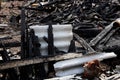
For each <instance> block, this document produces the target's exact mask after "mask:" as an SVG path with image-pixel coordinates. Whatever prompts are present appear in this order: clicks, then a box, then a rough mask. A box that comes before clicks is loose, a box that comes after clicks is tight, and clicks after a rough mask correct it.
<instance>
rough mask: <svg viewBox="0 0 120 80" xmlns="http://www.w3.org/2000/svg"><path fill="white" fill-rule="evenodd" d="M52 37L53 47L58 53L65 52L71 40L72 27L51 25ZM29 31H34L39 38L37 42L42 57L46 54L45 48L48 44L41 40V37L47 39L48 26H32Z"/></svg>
mask: <svg viewBox="0 0 120 80" xmlns="http://www.w3.org/2000/svg"><path fill="white" fill-rule="evenodd" d="M52 27H53V36H54V46H55V47H57V48H58V49H59V50H60V51H64V52H67V51H68V48H69V46H70V41H71V40H72V39H73V33H72V25H70V24H66V25H52ZM30 28H31V29H34V31H35V35H36V36H38V37H39V42H40V43H41V53H42V55H47V54H48V51H47V50H48V49H47V46H48V44H47V43H46V42H45V41H44V40H43V37H44V36H45V37H48V32H47V30H48V25H43V26H42V25H32V26H30Z"/></svg>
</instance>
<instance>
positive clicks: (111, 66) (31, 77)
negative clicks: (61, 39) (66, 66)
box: [0, 0, 120, 80]
mask: <svg viewBox="0 0 120 80" xmlns="http://www.w3.org/2000/svg"><path fill="white" fill-rule="evenodd" d="M119 9H120V1H119V0H49V1H43V0H29V1H9V2H2V3H1V8H0V66H1V68H0V80H44V79H46V80H83V79H86V80H91V79H92V80H119V79H120V68H119V67H120V54H119V52H120V33H119V32H120V22H119V18H120V10H119ZM56 24H59V25H68V24H71V25H72V33H73V40H72V41H71V42H70V43H71V45H70V46H69V50H68V51H67V52H65V51H61V50H59V48H57V47H56V46H55V44H54V42H55V41H54V35H55V33H54V32H53V31H54V28H53V26H52V25H56ZM34 25H49V26H48V27H49V28H48V32H47V33H48V34H47V35H48V36H47V37H46V36H44V37H43V40H44V41H45V42H46V43H47V44H48V49H47V50H46V51H47V52H48V55H45V56H43V55H42V51H41V45H42V43H41V42H42V41H41V42H39V38H38V37H37V36H36V33H35V30H34V29H31V28H30V26H34ZM111 25H112V26H111ZM61 27H62V26H61ZM58 29H59V28H58ZM64 35H65V34H64ZM79 43H80V44H79ZM104 52H105V53H110V52H114V53H115V55H116V57H115V56H114V57H111V58H110V59H107V58H106V59H104V60H102V61H100V60H99V58H98V60H96V59H95V60H92V61H88V62H84V63H83V64H81V65H80V67H82V68H84V69H83V70H84V71H83V73H78V74H73V75H70V76H62V77H58V76H56V73H57V69H55V67H54V66H53V65H54V64H55V63H57V62H59V61H64V60H67V59H68V60H69V59H70V60H71V59H73V58H81V56H82V57H84V56H87V55H88V58H89V56H90V55H93V56H94V54H99V53H104ZM67 53H68V54H67ZM69 53H73V54H70V55H69ZM66 56H67V57H66ZM83 66H84V67H83ZM70 68H71V66H70ZM58 71H59V70H58Z"/></svg>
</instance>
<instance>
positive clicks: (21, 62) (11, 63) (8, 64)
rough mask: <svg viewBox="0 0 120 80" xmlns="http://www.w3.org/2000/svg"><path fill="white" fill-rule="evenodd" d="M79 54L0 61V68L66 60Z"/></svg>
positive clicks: (79, 55)
mask: <svg viewBox="0 0 120 80" xmlns="http://www.w3.org/2000/svg"><path fill="white" fill-rule="evenodd" d="M81 56H82V54H81V53H67V54H63V55H57V56H54V57H42V58H41V57H36V58H31V59H24V60H16V61H9V62H6V63H1V64H0V70H3V69H9V68H15V67H21V66H27V65H32V64H38V63H44V62H49V61H60V60H66V59H73V58H78V57H81Z"/></svg>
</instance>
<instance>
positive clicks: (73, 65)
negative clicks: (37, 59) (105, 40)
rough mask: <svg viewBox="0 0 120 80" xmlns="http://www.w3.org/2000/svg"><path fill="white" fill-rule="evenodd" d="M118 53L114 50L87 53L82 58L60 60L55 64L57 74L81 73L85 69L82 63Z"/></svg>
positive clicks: (111, 56) (114, 55)
mask: <svg viewBox="0 0 120 80" xmlns="http://www.w3.org/2000/svg"><path fill="white" fill-rule="evenodd" d="M116 56H117V55H116V54H115V53H114V52H111V53H98V54H91V55H85V56H83V57H81V58H74V59H70V60H64V61H59V62H56V63H55V64H54V68H55V71H56V76H67V75H71V74H78V73H79V74H81V73H83V71H84V68H83V67H82V66H81V65H82V64H84V63H86V62H89V61H92V60H95V59H97V60H103V59H108V58H113V57H116Z"/></svg>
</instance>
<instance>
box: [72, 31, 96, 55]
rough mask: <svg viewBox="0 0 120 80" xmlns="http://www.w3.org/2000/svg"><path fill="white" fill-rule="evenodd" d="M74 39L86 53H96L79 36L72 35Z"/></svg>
mask: <svg viewBox="0 0 120 80" xmlns="http://www.w3.org/2000/svg"><path fill="white" fill-rule="evenodd" d="M74 37H75V38H76V39H77V41H78V42H79V43H80V44H81V45H82V46H83V47H84V48H85V50H87V51H88V53H96V51H95V50H94V49H93V48H92V47H91V46H90V45H89V44H88V43H87V42H86V41H85V40H84V39H83V38H82V37H80V36H79V35H77V34H75V33H74Z"/></svg>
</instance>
